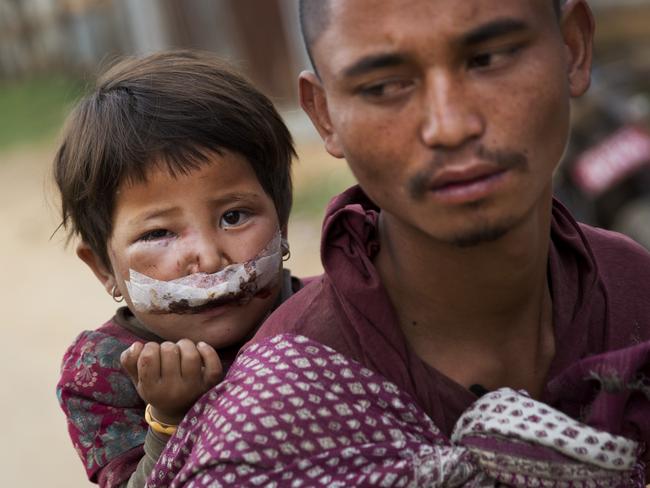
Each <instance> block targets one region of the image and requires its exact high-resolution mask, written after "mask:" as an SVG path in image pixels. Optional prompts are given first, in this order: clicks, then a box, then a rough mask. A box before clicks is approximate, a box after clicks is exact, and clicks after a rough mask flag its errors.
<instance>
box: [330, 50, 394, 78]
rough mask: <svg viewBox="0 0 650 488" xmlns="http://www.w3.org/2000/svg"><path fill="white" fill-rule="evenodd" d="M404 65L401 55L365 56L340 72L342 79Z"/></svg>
mask: <svg viewBox="0 0 650 488" xmlns="http://www.w3.org/2000/svg"><path fill="white" fill-rule="evenodd" d="M404 63H406V58H405V57H404V56H403V55H401V54H394V53H381V54H372V55H369V56H365V57H363V58H361V59H359V60H358V61H356V62H355V63H353V64H351V65H350V66H348V67H346V68H344V69H343V70H342V73H343V76H344V77H346V78H347V77H350V78H351V77H354V76H360V75H363V74H365V73H368V72H371V71H374V70H378V69H382V68H390V67H393V66H400V65H403V64H404Z"/></svg>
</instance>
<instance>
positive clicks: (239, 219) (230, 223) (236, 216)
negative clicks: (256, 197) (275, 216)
mask: <svg viewBox="0 0 650 488" xmlns="http://www.w3.org/2000/svg"><path fill="white" fill-rule="evenodd" d="M250 216H251V214H250V213H249V212H246V211H244V210H229V211H228V212H226V213H224V214H223V215H222V216H221V221H220V222H219V225H220V226H221V227H222V228H228V227H237V226H238V225H242V224H243V223H244V222H246V221H247V220H248V219H249V218H250Z"/></svg>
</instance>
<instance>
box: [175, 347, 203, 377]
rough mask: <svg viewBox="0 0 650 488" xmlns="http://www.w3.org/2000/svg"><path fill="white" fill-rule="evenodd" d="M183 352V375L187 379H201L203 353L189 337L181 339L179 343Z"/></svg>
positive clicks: (181, 352)
mask: <svg viewBox="0 0 650 488" xmlns="http://www.w3.org/2000/svg"><path fill="white" fill-rule="evenodd" d="M176 344H177V346H178V349H179V351H180V354H181V376H182V377H183V378H184V379H186V380H191V379H196V380H198V381H200V380H201V355H200V354H199V351H198V350H197V349H196V346H195V345H194V343H193V342H192V341H191V340H189V339H181V340H180V341H178V342H177V343H176Z"/></svg>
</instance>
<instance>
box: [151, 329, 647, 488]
mask: <svg viewBox="0 0 650 488" xmlns="http://www.w3.org/2000/svg"><path fill="white" fill-rule="evenodd" d="M639 449H640V447H639V445H638V444H637V443H636V442H634V441H631V440H628V439H626V438H624V437H620V436H614V435H611V434H609V433H607V432H603V431H599V430H597V429H594V428H591V427H588V426H586V425H583V424H581V423H579V422H577V421H575V420H573V419H571V418H569V417H568V416H567V415H565V414H563V413H561V412H559V411H557V410H554V409H552V408H550V407H548V406H546V405H544V404H542V403H540V402H537V401H534V400H532V399H530V398H529V397H528V396H526V395H525V394H523V393H517V392H514V391H512V390H509V389H502V390H499V391H497V392H493V393H490V394H488V395H486V396H484V397H483V398H481V399H479V400H477V401H476V402H474V404H472V405H471V407H470V408H469V409H468V410H467V411H466V412H465V413H464V414H463V415H462V416H461V417H460V419H459V420H458V422H457V424H456V426H455V428H454V430H453V434H452V436H451V438H448V437H446V436H445V435H444V434H443V433H442V432H441V431H440V430H439V429H438V428H437V427H436V425H434V423H433V422H432V420H431V419H430V418H429V417H428V416H427V415H426V414H425V413H424V411H423V410H422V409H421V408H420V407H418V406H417V404H416V403H415V402H414V401H413V399H412V398H411V396H410V395H408V394H407V393H405V392H404V391H402V390H400V389H399V388H398V387H397V386H396V385H395V384H394V383H391V382H389V381H387V380H386V379H385V378H383V377H382V376H380V375H379V374H377V373H375V372H373V371H370V370H369V369H366V368H364V367H362V366H361V365H360V364H359V363H357V362H355V361H353V360H350V359H347V358H345V357H344V356H343V355H341V354H339V353H337V352H336V351H334V350H333V349H331V348H329V347H327V346H323V345H321V344H318V343H316V342H314V341H312V340H310V339H307V338H305V337H301V336H295V335H288V334H286V335H280V336H276V337H273V338H268V339H265V340H263V341H260V342H258V343H255V344H253V345H251V346H249V347H248V348H246V349H245V350H244V351H243V352H242V353H241V355H240V356H239V358H238V359H237V361H236V362H235V364H234V365H233V367H232V369H231V370H230V372H229V375H228V378H227V379H226V381H224V382H223V383H221V384H220V385H218V386H217V387H215V388H214V389H213V390H211V391H210V392H209V393H207V394H206V395H205V396H204V397H202V399H200V400H199V402H197V404H196V405H195V407H194V408H193V409H192V410H191V411H190V412H189V413H188V415H187V416H186V418H185V420H184V421H183V423H182V424H181V425H180V427H179V430H178V432H177V434H176V436H175V437H173V438H172V439H171V441H170V442H169V443H168V445H167V448H166V450H165V452H164V453H163V455H162V457H161V458H160V460H159V462H158V465H157V466H156V468H155V469H154V471H153V473H152V476H151V477H150V479H149V480H148V483H147V486H148V487H150V488H157V487H167V486H170V487H180V486H187V487H207V486H291V487H293V486H296V487H298V486H301V487H306V486H327V487H344V486H382V487H393V486H394V487H407V486H427V487H432V488H437V487H440V488H442V487H461V486H463V487H481V488H482V487H493V486H497V484H498V483H506V484H508V485H509V486H514V487H533V486H535V487H537V486H547V487H610V488H611V487H614V488H615V487H642V486H643V485H644V484H643V481H642V479H643V474H642V470H643V465H642V463H640V462H639V460H638V454H639Z"/></svg>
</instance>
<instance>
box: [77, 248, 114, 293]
mask: <svg viewBox="0 0 650 488" xmlns="http://www.w3.org/2000/svg"><path fill="white" fill-rule="evenodd" d="M77 256H78V257H79V259H81V260H82V261H83V262H84V263H86V264H87V265H88V267H89V268H90V269H91V270H92V272H93V273H95V276H96V277H97V279H98V280H99V281H100V282H101V283H102V285H104V288H105V289H106V291H107V292H108V294H109V295H112V294H113V289H114V288H115V286H116V285H117V283H116V282H115V276H114V275H113V272H112V271H111V270H110V269H108V268H107V267H106V265H105V264H104V263H103V261H102V260H101V258H100V257H99V256H98V255H97V254H96V253H95V251H93V250H92V249H91V248H90V246H89V245H88V244H86V243H85V242H83V241H82V242H81V243H79V245H78V246H77Z"/></svg>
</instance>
